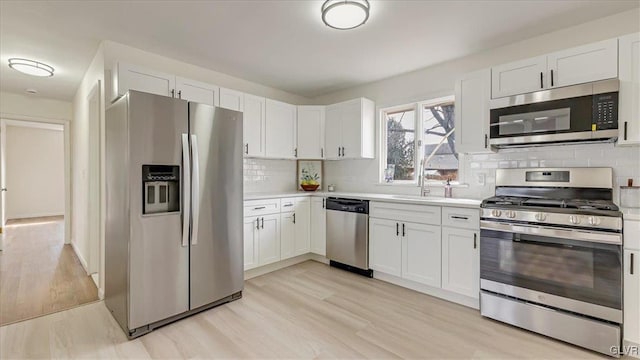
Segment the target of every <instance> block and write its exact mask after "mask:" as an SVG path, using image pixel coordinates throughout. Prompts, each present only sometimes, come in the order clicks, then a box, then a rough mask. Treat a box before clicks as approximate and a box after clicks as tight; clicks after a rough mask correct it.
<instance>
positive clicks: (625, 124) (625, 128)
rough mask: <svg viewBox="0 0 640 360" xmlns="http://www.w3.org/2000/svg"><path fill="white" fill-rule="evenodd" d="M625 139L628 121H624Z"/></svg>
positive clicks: (625, 137)
mask: <svg viewBox="0 0 640 360" xmlns="http://www.w3.org/2000/svg"><path fill="white" fill-rule="evenodd" d="M624 140H625V141H626V140H627V122H626V121H625V122H624Z"/></svg>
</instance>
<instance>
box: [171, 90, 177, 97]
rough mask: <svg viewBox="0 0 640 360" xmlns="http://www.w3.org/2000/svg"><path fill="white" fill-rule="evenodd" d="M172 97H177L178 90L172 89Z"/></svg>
mask: <svg viewBox="0 0 640 360" xmlns="http://www.w3.org/2000/svg"><path fill="white" fill-rule="evenodd" d="M171 97H176V89H171Z"/></svg>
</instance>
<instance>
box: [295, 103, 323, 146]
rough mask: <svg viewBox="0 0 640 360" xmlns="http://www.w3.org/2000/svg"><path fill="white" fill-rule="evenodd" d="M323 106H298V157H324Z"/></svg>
mask: <svg viewBox="0 0 640 360" xmlns="http://www.w3.org/2000/svg"><path fill="white" fill-rule="evenodd" d="M324 108H325V107H324V106H298V141H297V142H298V158H299V159H322V158H323V157H324Z"/></svg>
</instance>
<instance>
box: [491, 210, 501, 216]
mask: <svg viewBox="0 0 640 360" xmlns="http://www.w3.org/2000/svg"><path fill="white" fill-rule="evenodd" d="M500 215H502V211H500V210H495V209H494V210H491V216H493V217H500Z"/></svg>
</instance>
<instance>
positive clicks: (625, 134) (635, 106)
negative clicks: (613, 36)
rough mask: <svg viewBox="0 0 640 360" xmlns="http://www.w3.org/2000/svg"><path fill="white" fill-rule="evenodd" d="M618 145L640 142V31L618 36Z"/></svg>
mask: <svg viewBox="0 0 640 360" xmlns="http://www.w3.org/2000/svg"><path fill="white" fill-rule="evenodd" d="M619 47H620V50H619V58H620V63H619V66H620V93H619V104H618V106H619V107H618V118H619V126H620V136H619V137H618V145H637V144H640V33H635V34H629V35H626V36H623V37H621V38H620V43H619Z"/></svg>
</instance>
